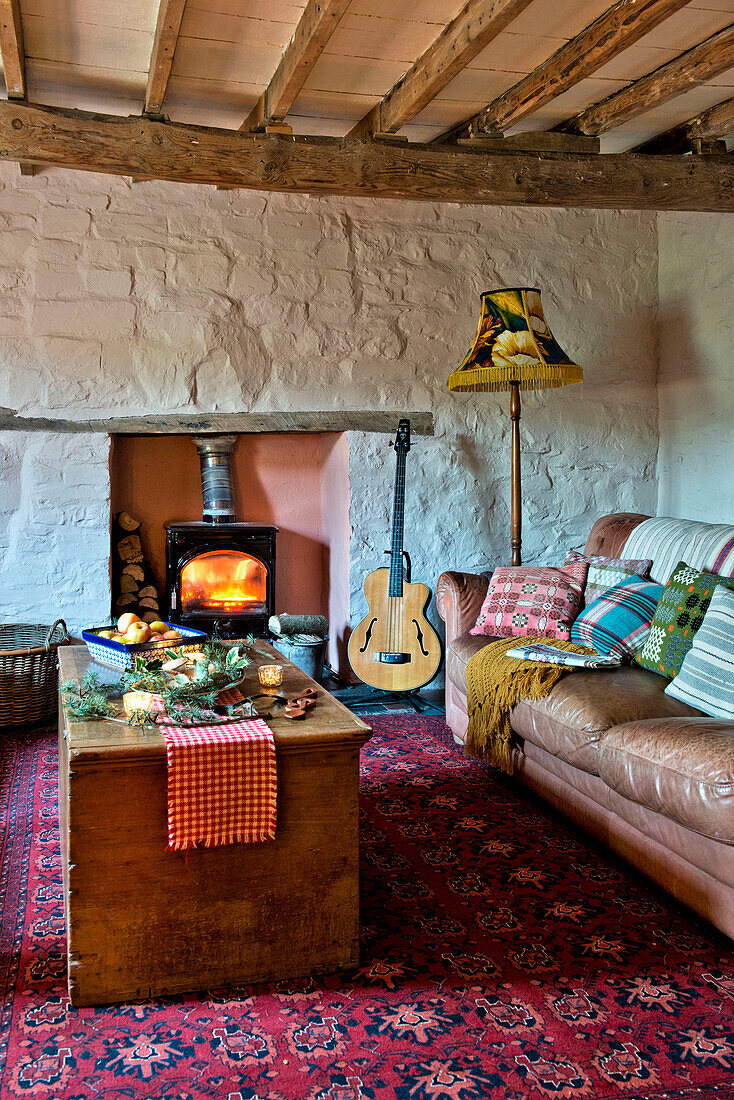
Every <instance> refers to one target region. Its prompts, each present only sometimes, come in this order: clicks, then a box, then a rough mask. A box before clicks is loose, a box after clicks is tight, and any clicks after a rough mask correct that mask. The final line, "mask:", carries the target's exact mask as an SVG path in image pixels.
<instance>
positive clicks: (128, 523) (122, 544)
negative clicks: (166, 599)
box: [112, 512, 161, 623]
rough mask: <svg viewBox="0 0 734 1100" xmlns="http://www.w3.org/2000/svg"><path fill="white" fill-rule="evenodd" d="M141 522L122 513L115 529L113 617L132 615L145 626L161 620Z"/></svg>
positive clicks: (156, 588) (117, 518) (113, 534)
mask: <svg viewBox="0 0 734 1100" xmlns="http://www.w3.org/2000/svg"><path fill="white" fill-rule="evenodd" d="M140 527H141V523H140V520H137V519H135V517H134V516H131V515H130V513H129V512H119V513H118V514H117V515H116V516H115V519H114V522H113V525H112V613H113V615H114V616H115V618H119V617H120V615H124V614H125V612H126V611H132V612H133V613H134V614H135V615H138V616H139V618H141V619H142V620H143V622H144V623H153V622H156V621H157V620H159V619H160V617H161V609H160V602H159V599H158V586H157V584H156V579H155V575H154V573H153V570H152V569H151V567H150V563H149V562H148V561H147V560H146V558H145V556H144V554H143V543H142V540H141V538H140Z"/></svg>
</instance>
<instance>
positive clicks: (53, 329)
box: [33, 301, 135, 340]
mask: <svg viewBox="0 0 734 1100" xmlns="http://www.w3.org/2000/svg"><path fill="white" fill-rule="evenodd" d="M134 326H135V304H134V302H130V301H121V302H109V303H106V304H105V306H104V308H100V306H99V304H98V303H96V302H92V301H84V302H69V303H67V302H40V301H38V302H36V303H35V306H34V310H33V327H34V330H35V332H36V334H37V335H38V336H72V337H80V338H82V339H90V338H95V339H99V340H106V339H119V337H121V336H132V335H133V329H134Z"/></svg>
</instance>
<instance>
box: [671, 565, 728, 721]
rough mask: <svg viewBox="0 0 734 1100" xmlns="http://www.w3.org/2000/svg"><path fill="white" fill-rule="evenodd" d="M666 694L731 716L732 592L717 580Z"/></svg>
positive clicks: (719, 715)
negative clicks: (688, 647)
mask: <svg viewBox="0 0 734 1100" xmlns="http://www.w3.org/2000/svg"><path fill="white" fill-rule="evenodd" d="M665 694H666V695H672V696H673V697H674V698H675V699H682V700H683V702H684V703H690V704H691V706H693V707H698V708H699V709H700V710H702V711H703V713H704V714H709V715H711V716H712V717H717V718H734V592H732V591H730V590H729V589H728V588H724V587H723V585H720V584H717V586H716V590H715V592H714V594H713V596H712V597H711V603H710V604H709V609H708V611H707V612H706V614H705V615H704V617H703V623H702V624H701V627H700V629H699V630H698V631H697V633H696V637H695V638H694V639H693V645H692V646H691V648H690V649H689V650H688V653H687V654H686V656H685V659H684V661H683V664H682V665H681V669H680V672H679V673H678V675H677V676H676V678H675V679H674V680H671V681H670V683H669V684H668V686H667V687H666V689H665Z"/></svg>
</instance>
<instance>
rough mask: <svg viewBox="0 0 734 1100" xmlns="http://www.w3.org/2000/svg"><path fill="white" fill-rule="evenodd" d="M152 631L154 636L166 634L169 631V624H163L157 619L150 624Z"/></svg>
mask: <svg viewBox="0 0 734 1100" xmlns="http://www.w3.org/2000/svg"><path fill="white" fill-rule="evenodd" d="M150 629H151V630H152V631H153V633H154V634H165V633H166V631H167V630H168V623H162V622H161V621H160V619H155V620H154V621H153V622H152V623H150Z"/></svg>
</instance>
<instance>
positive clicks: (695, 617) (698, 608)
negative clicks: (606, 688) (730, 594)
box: [635, 561, 732, 680]
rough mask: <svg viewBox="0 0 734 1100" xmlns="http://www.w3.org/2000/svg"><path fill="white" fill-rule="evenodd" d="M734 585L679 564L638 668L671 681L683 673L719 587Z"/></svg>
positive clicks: (653, 622)
mask: <svg viewBox="0 0 734 1100" xmlns="http://www.w3.org/2000/svg"><path fill="white" fill-rule="evenodd" d="M720 584H723V585H727V584H732V582H731V581H730V580H729V579H728V578H726V577H719V576H717V575H716V574H715V573H701V572H700V571H699V570H698V569H692V568H691V567H690V565H686V563H685V562H684V561H679V562H678V564H677V566H676V567H675V569H674V570H673V572H672V573H671V576H670V580H669V581H668V583H667V584H666V586H665V589H664V591H663V594H662V596H661V597H660V603H659V604H658V606H657V608H656V609H655V617H654V618H653V620H652V626H651V627H650V633H649V634H648V636H647V640H646V642H645V644H644V646H643V647H642V650H641V651H640V653H639V654H638V655H637V656H636V657H635V664H637V665H640V666H641V667H642V668H646V669H649V671H650V672H656V673H657V674H658V676H667V677H668V679H669V680H672V679H673V677H674V676H677V675H678V673H679V672H680V669H681V665H682V664H683V660H684V658H685V656H686V654H687V653H688V650H689V649H690V648H691V645H692V643H693V639H694V637H695V635H696V631H697V630H698V629H699V628H700V626H701V624H702V623H703V617H704V615H705V614H706V612H707V611H708V609H709V604H710V603H711V597H712V596H713V594H714V591H715V589H716V586H717V585H720Z"/></svg>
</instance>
